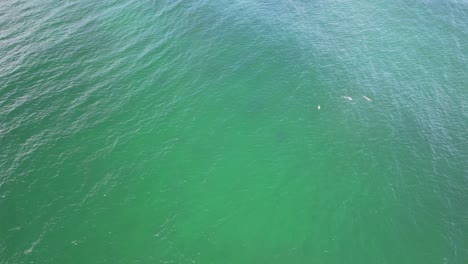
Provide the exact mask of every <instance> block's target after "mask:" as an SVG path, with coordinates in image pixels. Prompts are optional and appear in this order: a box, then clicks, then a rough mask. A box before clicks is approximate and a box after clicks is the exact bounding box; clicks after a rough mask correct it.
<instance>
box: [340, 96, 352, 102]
mask: <svg viewBox="0 0 468 264" xmlns="http://www.w3.org/2000/svg"><path fill="white" fill-rule="evenodd" d="M341 98H344V99H347V100H349V101H352V100H353V98H351V97H349V96H345V95H342V96H341Z"/></svg>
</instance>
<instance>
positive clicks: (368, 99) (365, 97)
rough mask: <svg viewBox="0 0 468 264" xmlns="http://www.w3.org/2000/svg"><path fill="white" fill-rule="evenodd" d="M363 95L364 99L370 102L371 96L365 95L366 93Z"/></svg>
mask: <svg viewBox="0 0 468 264" xmlns="http://www.w3.org/2000/svg"><path fill="white" fill-rule="evenodd" d="M362 97H364V99H366V100H367V101H369V102H370V101H372V100H371V99H370V98H369V97H367V96H365V95H363V96H362Z"/></svg>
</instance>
